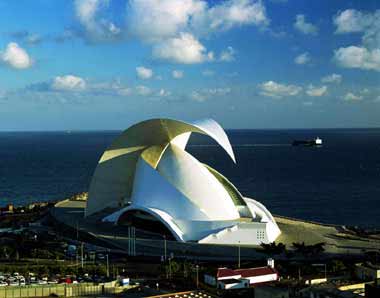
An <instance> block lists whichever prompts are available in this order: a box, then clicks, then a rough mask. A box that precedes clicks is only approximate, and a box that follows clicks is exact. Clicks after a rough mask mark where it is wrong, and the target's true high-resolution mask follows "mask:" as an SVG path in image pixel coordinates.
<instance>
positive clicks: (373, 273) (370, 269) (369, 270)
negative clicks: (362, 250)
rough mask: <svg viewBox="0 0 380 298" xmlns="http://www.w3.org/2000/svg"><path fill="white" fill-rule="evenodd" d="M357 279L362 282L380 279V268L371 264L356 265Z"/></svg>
mask: <svg viewBox="0 0 380 298" xmlns="http://www.w3.org/2000/svg"><path fill="white" fill-rule="evenodd" d="M355 272H356V277H357V278H359V279H360V280H364V281H369V280H375V279H380V266H379V265H374V264H371V263H360V264H356V268H355Z"/></svg>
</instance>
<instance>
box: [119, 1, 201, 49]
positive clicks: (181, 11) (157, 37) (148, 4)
mask: <svg viewBox="0 0 380 298" xmlns="http://www.w3.org/2000/svg"><path fill="white" fill-rule="evenodd" d="M205 7H206V3H205V2H203V1H195V0H131V1H129V3H128V7H127V11H126V12H127V22H128V28H129V31H130V33H131V34H132V35H134V36H137V37H138V38H140V39H142V40H144V41H148V42H154V41H161V40H162V39H165V38H170V37H174V36H176V35H177V34H178V33H179V32H182V31H184V30H186V28H187V27H188V26H189V22H190V19H191V17H192V16H193V15H194V14H196V13H200V12H201V11H203V10H204V9H205Z"/></svg>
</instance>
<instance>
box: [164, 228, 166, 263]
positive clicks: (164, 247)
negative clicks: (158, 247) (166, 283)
mask: <svg viewBox="0 0 380 298" xmlns="http://www.w3.org/2000/svg"><path fill="white" fill-rule="evenodd" d="M164 261H165V262H166V235H164Z"/></svg>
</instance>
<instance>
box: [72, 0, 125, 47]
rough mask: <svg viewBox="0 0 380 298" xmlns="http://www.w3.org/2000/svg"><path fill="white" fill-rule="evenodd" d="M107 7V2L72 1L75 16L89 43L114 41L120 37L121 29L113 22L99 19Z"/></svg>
mask: <svg viewBox="0 0 380 298" xmlns="http://www.w3.org/2000/svg"><path fill="white" fill-rule="evenodd" d="M108 5H109V0H75V1H74V10H75V15H76V17H77V19H78V21H79V23H80V24H81V25H82V27H83V29H84V33H85V36H86V37H87V38H89V39H90V40H91V41H104V40H115V39H117V38H119V36H120V35H121V29H120V28H119V27H117V26H116V25H115V24H114V23H113V22H111V21H108V20H106V19H104V18H101V17H99V14H101V12H102V11H103V10H104V9H105V8H107V7H108Z"/></svg>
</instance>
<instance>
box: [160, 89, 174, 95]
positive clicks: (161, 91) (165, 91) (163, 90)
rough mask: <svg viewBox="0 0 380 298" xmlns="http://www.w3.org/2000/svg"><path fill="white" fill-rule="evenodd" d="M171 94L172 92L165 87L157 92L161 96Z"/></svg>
mask: <svg viewBox="0 0 380 298" xmlns="http://www.w3.org/2000/svg"><path fill="white" fill-rule="evenodd" d="M170 95H171V92H170V91H168V90H165V89H160V91H158V92H157V96H159V97H168V96H170Z"/></svg>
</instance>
